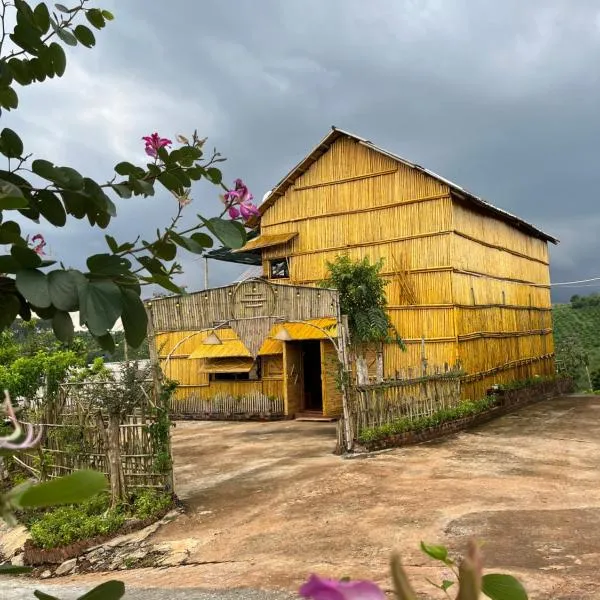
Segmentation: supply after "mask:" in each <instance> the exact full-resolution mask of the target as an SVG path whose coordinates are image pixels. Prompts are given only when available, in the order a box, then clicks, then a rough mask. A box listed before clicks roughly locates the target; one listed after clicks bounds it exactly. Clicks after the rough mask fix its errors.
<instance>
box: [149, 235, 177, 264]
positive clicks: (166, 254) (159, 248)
mask: <svg viewBox="0 0 600 600" xmlns="http://www.w3.org/2000/svg"><path fill="white" fill-rule="evenodd" d="M149 250H150V251H151V252H152V254H154V255H155V256H158V258H162V259H163V260H167V261H171V260H174V258H175V257H176V256H177V246H175V244H173V243H171V242H165V241H164V240H158V241H156V242H154V243H153V244H151V245H150V247H149Z"/></svg>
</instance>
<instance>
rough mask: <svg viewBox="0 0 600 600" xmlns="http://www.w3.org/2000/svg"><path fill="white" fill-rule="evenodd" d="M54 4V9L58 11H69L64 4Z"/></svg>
mask: <svg viewBox="0 0 600 600" xmlns="http://www.w3.org/2000/svg"><path fill="white" fill-rule="evenodd" d="M54 6H56V10H59V11H60V12H63V13H68V12H71V11H70V10H69V9H68V8H67V7H66V6H65V5H64V4H55V5H54Z"/></svg>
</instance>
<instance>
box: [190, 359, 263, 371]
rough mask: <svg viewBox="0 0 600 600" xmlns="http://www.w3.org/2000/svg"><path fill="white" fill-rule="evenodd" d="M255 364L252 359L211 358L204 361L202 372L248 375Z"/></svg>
mask: <svg viewBox="0 0 600 600" xmlns="http://www.w3.org/2000/svg"><path fill="white" fill-rule="evenodd" d="M253 364H254V360H253V359H252V358H236V357H229V358H210V359H207V360H204V361H203V363H202V366H201V367H200V371H202V372H203V373H248V372H249V371H250V370H251V369H252V365H253Z"/></svg>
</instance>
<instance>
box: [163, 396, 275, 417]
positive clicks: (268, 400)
mask: <svg viewBox="0 0 600 600" xmlns="http://www.w3.org/2000/svg"><path fill="white" fill-rule="evenodd" d="M171 414H172V415H173V416H174V417H194V418H197V419H211V418H213V419H224V420H227V419H236V420H237V419H277V418H282V417H283V416H284V414H285V413H284V402H283V398H281V397H273V396H267V395H265V394H263V393H261V392H250V393H248V394H245V395H243V396H233V395H231V394H227V393H217V394H215V395H214V396H213V397H211V398H202V397H199V396H197V395H194V394H192V395H189V396H187V397H186V398H182V399H174V400H172V401H171Z"/></svg>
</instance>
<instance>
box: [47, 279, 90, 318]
mask: <svg viewBox="0 0 600 600" xmlns="http://www.w3.org/2000/svg"><path fill="white" fill-rule="evenodd" d="M47 280H48V292H49V294H50V300H51V301H52V305H53V306H55V307H56V308H58V309H59V310H63V311H66V312H73V311H75V310H77V309H78V308H79V291H78V289H79V286H80V285H84V286H85V285H87V283H88V282H87V279H86V278H85V276H84V275H83V273H81V272H80V271H76V270H74V269H71V270H68V271H64V270H61V269H58V270H56V271H51V272H50V273H48V277H47Z"/></svg>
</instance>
